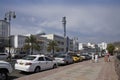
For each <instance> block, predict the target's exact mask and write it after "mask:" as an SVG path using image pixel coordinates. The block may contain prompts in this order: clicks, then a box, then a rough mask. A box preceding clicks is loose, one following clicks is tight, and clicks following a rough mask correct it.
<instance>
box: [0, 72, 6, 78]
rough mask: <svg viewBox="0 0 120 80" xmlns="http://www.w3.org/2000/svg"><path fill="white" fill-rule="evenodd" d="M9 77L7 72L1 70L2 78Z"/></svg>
mask: <svg viewBox="0 0 120 80" xmlns="http://www.w3.org/2000/svg"><path fill="white" fill-rule="evenodd" d="M7 79H8V75H7V72H5V71H0V80H7Z"/></svg>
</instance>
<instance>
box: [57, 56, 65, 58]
mask: <svg viewBox="0 0 120 80" xmlns="http://www.w3.org/2000/svg"><path fill="white" fill-rule="evenodd" d="M57 57H59V58H65V57H66V56H65V55H58V56H57Z"/></svg>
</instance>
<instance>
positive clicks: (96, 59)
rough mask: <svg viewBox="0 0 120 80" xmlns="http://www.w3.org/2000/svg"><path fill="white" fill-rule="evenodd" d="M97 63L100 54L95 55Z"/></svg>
mask: <svg viewBox="0 0 120 80" xmlns="http://www.w3.org/2000/svg"><path fill="white" fill-rule="evenodd" d="M95 62H98V54H97V53H96V54H95Z"/></svg>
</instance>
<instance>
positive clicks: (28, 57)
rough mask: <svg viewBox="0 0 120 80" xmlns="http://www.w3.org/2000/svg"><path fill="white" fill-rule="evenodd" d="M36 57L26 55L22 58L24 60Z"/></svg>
mask: <svg viewBox="0 0 120 80" xmlns="http://www.w3.org/2000/svg"><path fill="white" fill-rule="evenodd" d="M35 58H36V57H35V56H26V57H23V58H22V59H24V60H34V59H35Z"/></svg>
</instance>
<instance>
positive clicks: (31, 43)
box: [24, 35, 41, 54]
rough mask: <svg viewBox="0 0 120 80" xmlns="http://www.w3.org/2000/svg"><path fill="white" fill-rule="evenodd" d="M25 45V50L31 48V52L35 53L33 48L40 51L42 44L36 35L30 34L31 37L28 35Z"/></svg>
mask: <svg viewBox="0 0 120 80" xmlns="http://www.w3.org/2000/svg"><path fill="white" fill-rule="evenodd" d="M25 43H26V44H25V45H24V49H25V50H30V49H31V54H33V50H37V51H40V50H41V49H40V45H39V41H37V39H36V37H35V36H33V35H30V36H29V37H27V38H26V39H25Z"/></svg>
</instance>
